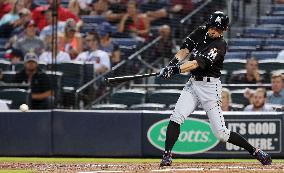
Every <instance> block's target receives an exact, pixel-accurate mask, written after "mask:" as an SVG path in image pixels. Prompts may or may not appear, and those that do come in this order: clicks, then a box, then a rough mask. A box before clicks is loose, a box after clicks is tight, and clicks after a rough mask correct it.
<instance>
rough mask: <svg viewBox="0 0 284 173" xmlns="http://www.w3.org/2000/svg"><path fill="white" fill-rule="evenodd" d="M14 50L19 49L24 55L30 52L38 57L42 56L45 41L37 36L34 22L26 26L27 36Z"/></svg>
mask: <svg viewBox="0 0 284 173" xmlns="http://www.w3.org/2000/svg"><path fill="white" fill-rule="evenodd" d="M14 48H16V49H19V50H21V51H22V52H23V54H24V55H25V54H27V53H28V52H34V53H35V54H36V55H37V56H38V55H40V54H41V53H42V52H43V50H44V43H43V41H42V40H41V39H40V38H39V37H38V36H36V25H35V23H34V21H32V20H31V21H30V22H29V23H28V24H27V26H26V36H25V37H23V38H21V39H19V40H18V41H17V42H16V43H15V46H14Z"/></svg>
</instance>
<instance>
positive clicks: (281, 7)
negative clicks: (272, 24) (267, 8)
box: [271, 4, 284, 11]
mask: <svg viewBox="0 0 284 173" xmlns="http://www.w3.org/2000/svg"><path fill="white" fill-rule="evenodd" d="M271 11H284V5H280V4H275V5H274V6H272V7H271Z"/></svg>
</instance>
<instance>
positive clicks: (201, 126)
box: [147, 118, 219, 154]
mask: <svg viewBox="0 0 284 173" xmlns="http://www.w3.org/2000/svg"><path fill="white" fill-rule="evenodd" d="M168 123H169V119H165V120H161V121H158V122H156V123H155V124H153V125H152V126H151V127H150V128H149V130H148V132H147V137H148V140H149V141H150V143H151V144H152V145H153V146H155V147H156V148H158V149H160V150H164V145H165V140H166V130H167V125H168ZM218 142H219V141H218V139H217V138H216V137H215V136H214V134H213V132H212V131H211V128H210V125H209V123H208V122H206V121H203V120H199V119H195V118H188V119H186V120H185V122H184V124H183V125H181V129H180V135H179V138H178V141H177V142H176V144H175V146H174V148H173V150H172V152H173V153H177V154H195V153H202V152H205V151H208V150H210V149H211V148H213V147H215V146H216V145H217V144H218Z"/></svg>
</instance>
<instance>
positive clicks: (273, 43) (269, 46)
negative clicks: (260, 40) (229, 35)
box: [263, 39, 284, 51]
mask: <svg viewBox="0 0 284 173" xmlns="http://www.w3.org/2000/svg"><path fill="white" fill-rule="evenodd" d="M263 49H264V50H266V51H268V50H270V51H280V50H283V49H284V40H283V39H267V40H266V41H265V44H264V46H263Z"/></svg>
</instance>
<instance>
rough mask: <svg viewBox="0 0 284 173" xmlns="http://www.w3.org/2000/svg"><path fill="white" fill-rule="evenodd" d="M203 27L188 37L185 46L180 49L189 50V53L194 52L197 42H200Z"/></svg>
mask: <svg viewBox="0 0 284 173" xmlns="http://www.w3.org/2000/svg"><path fill="white" fill-rule="evenodd" d="M202 30H203V27H199V28H197V29H196V30H194V31H193V32H192V33H191V34H189V36H187V37H186V39H185V40H184V42H183V44H182V45H181V47H180V49H185V48H186V49H188V50H189V52H191V51H192V50H193V48H194V47H195V45H196V42H197V40H198V37H199V36H200V33H201V32H202Z"/></svg>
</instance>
